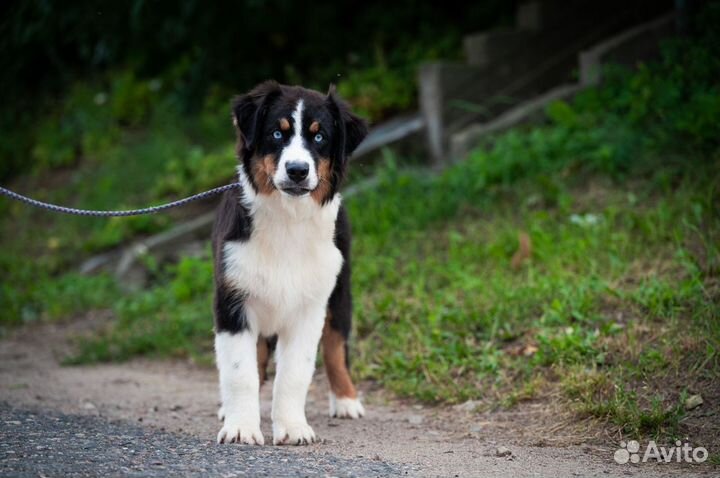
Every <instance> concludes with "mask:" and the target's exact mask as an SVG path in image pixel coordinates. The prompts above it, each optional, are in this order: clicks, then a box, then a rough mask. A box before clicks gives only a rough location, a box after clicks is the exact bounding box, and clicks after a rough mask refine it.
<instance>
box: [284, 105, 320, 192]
mask: <svg viewBox="0 0 720 478" xmlns="http://www.w3.org/2000/svg"><path fill="white" fill-rule="evenodd" d="M292 119H293V123H294V128H295V130H294V132H293V136H292V138H291V139H290V142H289V143H288V145H287V146H285V147H284V148H283V150H282V152H281V153H280V161H279V162H278V167H277V171H276V172H275V175H274V176H273V182H274V183H275V186H276V187H277V188H278V189H282V187H283V184H286V183H288V184H291V183H292V180H291V179H290V178H289V177H288V175H287V169H286V165H287V163H290V162H301V163H306V164H307V165H308V168H309V169H310V170H309V172H308V177H307V186H306V187H307V188H308V189H311V190H312V189H315V188H316V187H317V185H318V176H317V171H316V170H315V163H314V161H313V158H312V154H310V151H309V150H308V149H307V147H306V146H305V141H304V140H303V136H302V132H303V131H302V128H303V121H302V120H303V100H299V101H298V103H297V106H296V107H295V111H294V112H293V114H292Z"/></svg>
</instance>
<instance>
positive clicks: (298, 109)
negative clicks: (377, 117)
mask: <svg viewBox="0 0 720 478" xmlns="http://www.w3.org/2000/svg"><path fill="white" fill-rule="evenodd" d="M233 121H234V123H235V126H236V128H237V131H238V156H239V158H240V161H241V162H242V168H243V170H244V172H245V175H246V176H247V178H248V179H249V181H250V183H251V186H252V187H253V188H254V189H255V191H256V192H257V193H258V194H285V195H290V196H293V197H305V196H308V195H309V196H311V197H312V198H313V199H315V200H316V201H317V202H318V203H320V204H325V203H326V202H328V201H329V200H330V199H332V198H333V196H334V195H335V193H336V192H337V189H338V187H339V186H340V182H341V181H342V178H343V176H344V173H345V168H346V166H347V160H348V157H349V156H350V154H351V153H352V152H353V151H354V150H355V148H356V147H357V146H358V144H360V142H361V141H362V140H363V139H364V138H365V136H366V135H367V131H368V130H367V124H366V123H365V121H363V120H362V119H360V118H358V117H357V116H355V115H354V114H353V113H352V112H351V111H350V109H349V107H348V105H347V104H346V103H345V102H344V101H342V100H340V99H339V98H338V97H337V95H336V94H335V91H334V88H331V89H330V92H329V93H328V94H327V95H323V94H321V93H318V92H316V91H312V90H308V89H305V88H301V87H298V86H285V85H279V84H278V83H276V82H274V81H268V82H265V83H262V84H260V85H259V86H257V87H255V88H254V89H253V90H252V91H250V92H249V93H247V94H245V95H243V96H240V97H237V98H235V100H234V101H233Z"/></svg>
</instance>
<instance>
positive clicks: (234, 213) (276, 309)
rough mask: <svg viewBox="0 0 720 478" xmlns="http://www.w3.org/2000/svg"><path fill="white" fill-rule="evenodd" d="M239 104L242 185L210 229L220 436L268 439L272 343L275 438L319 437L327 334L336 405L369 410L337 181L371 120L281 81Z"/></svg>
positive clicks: (337, 410) (338, 410) (346, 410)
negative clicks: (312, 410) (315, 393)
mask: <svg viewBox="0 0 720 478" xmlns="http://www.w3.org/2000/svg"><path fill="white" fill-rule="evenodd" d="M232 114H233V121H234V124H235V127H236V129H237V154H238V159H239V161H240V165H239V167H238V170H237V172H238V177H239V181H240V183H241V184H242V188H241V190H233V191H229V192H227V193H226V194H225V196H224V197H223V199H222V203H221V204H220V206H219V209H218V212H217V217H216V221H215V226H214V230H213V236H212V237H213V239H212V242H213V255H214V260H215V300H214V312H215V353H216V361H217V367H218V371H219V374H220V395H221V399H222V407H221V408H220V411H219V414H218V415H219V417H220V419H221V420H223V426H222V429H221V430H220V433H219V434H218V437H217V440H218V443H223V442H225V443H228V442H239V443H248V444H257V445H262V444H263V443H264V439H263V435H262V433H261V432H260V403H259V388H260V385H261V382H262V380H263V379H264V376H265V368H266V366H267V362H268V358H269V354H270V352H271V350H272V349H273V348H274V349H275V358H276V362H277V365H276V376H275V383H274V385H273V402H272V421H273V424H272V430H273V443H274V444H276V445H280V444H293V445H300V444H307V443H312V442H313V441H315V433H314V432H313V429H312V427H310V425H308V422H307V420H306V418H305V399H306V396H307V391H308V387H309V386H310V381H311V380H312V375H313V371H314V369H315V357H316V353H317V348H318V342H320V340H321V337H322V345H323V357H324V361H325V367H326V370H327V376H328V379H329V382H330V388H331V393H330V414H331V416H337V417H343V418H359V417H361V416H362V415H363V414H364V409H363V406H362V404H361V403H360V401H359V400H358V397H357V393H356V390H355V387H354V385H353V383H352V381H351V379H350V374H349V373H348V353H347V339H348V335H349V333H350V320H351V296H350V224H349V222H348V218H347V215H346V213H345V210H344V209H343V207H342V205H341V197H340V194H339V192H338V188H339V186H340V183H341V182H342V179H343V176H344V175H345V169H346V166H347V162H348V157H349V156H350V154H351V153H352V152H353V151H354V150H355V148H356V147H357V146H358V144H360V142H361V141H362V140H363V138H365V136H366V135H367V125H366V123H365V122H364V121H363V120H361V119H360V118H358V117H357V116H355V115H354V114H352V113H351V112H350V109H349V107H348V105H347V104H346V103H344V102H343V101H341V100H340V99H339V98H338V97H337V96H336V94H335V92H334V90H333V89H332V88H331V90H330V92H329V93H328V94H327V95H323V94H321V93H318V92H316V91H311V90H307V89H304V88H300V87H296V86H284V85H279V84H278V83H275V82H266V83H263V84H261V85H259V86H257V87H256V88H255V89H253V90H252V91H250V92H249V93H248V94H246V95H243V96H240V97H238V98H236V100H235V101H234V103H233V109H232Z"/></svg>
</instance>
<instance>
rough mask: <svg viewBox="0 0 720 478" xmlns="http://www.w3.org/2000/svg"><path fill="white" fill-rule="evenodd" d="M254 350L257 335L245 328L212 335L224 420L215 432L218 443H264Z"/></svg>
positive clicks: (258, 381)
mask: <svg viewBox="0 0 720 478" xmlns="http://www.w3.org/2000/svg"><path fill="white" fill-rule="evenodd" d="M256 348H257V335H256V334H254V333H252V332H251V331H250V330H249V329H245V330H243V331H241V332H236V333H230V332H220V333H218V334H216V335H215V354H216V360H217V367H218V371H219V372H220V397H221V399H222V410H223V415H224V417H225V418H224V420H225V421H224V423H223V427H222V429H221V430H220V433H218V437H217V441H218V443H223V442H225V443H231V442H238V443H247V444H251V445H252V444H257V445H262V444H264V443H265V440H264V439H263V435H262V432H261V431H260V379H259V375H258V367H257V352H256Z"/></svg>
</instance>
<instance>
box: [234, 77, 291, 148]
mask: <svg viewBox="0 0 720 478" xmlns="http://www.w3.org/2000/svg"><path fill="white" fill-rule="evenodd" d="M279 95H280V85H279V84H278V83H277V82H275V81H272V80H270V81H266V82H264V83H261V84H259V85H258V86H256V87H255V88H253V89H252V90H251V91H250V92H249V93H247V94H244V95H242V96H236V97H235V98H234V99H233V102H232V116H233V124H234V125H235V127H236V128H237V131H238V143H239V144H238V150H239V151H251V150H253V149H254V148H255V145H256V144H257V141H258V139H259V135H260V134H261V133H262V132H261V131H260V125H262V122H263V120H264V119H265V115H266V114H267V109H268V105H269V104H270V102H271V101H272V100H273V99H274V98H276V97H277V96H279Z"/></svg>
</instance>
